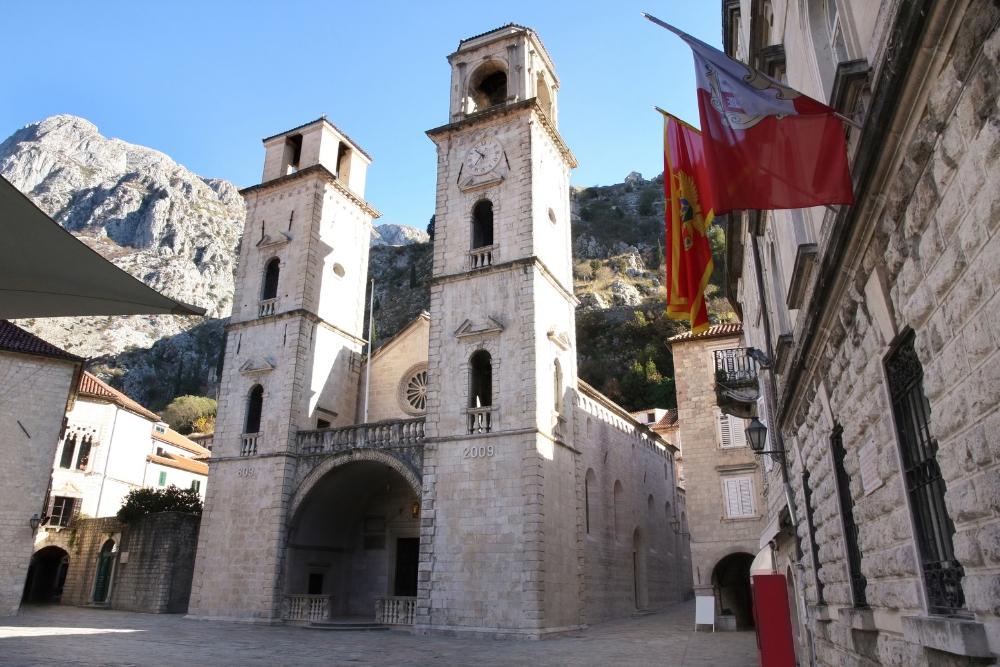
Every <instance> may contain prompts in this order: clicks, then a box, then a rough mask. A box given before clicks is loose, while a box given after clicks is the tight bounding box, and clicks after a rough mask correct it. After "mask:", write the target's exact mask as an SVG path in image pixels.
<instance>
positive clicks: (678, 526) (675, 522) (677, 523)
mask: <svg viewBox="0 0 1000 667" xmlns="http://www.w3.org/2000/svg"><path fill="white" fill-rule="evenodd" d="M670 527H671V528H673V529H674V532H675V533H679V532H681V522H680V521H678V520H677V519H672V520H671V521H670Z"/></svg>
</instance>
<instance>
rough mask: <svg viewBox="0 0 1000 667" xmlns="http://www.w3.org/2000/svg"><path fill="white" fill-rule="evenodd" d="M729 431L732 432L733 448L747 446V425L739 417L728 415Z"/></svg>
mask: <svg viewBox="0 0 1000 667" xmlns="http://www.w3.org/2000/svg"><path fill="white" fill-rule="evenodd" d="M729 424H730V429H731V430H732V432H733V447H746V446H747V425H746V421H745V420H743V419H740V418H739V417H734V416H732V415H729Z"/></svg>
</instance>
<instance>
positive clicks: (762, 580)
mask: <svg viewBox="0 0 1000 667" xmlns="http://www.w3.org/2000/svg"><path fill="white" fill-rule="evenodd" d="M750 588H751V589H752V590H753V617H754V622H755V623H756V626H757V656H758V658H759V659H760V664H761V667H795V642H794V640H793V639H792V619H791V614H790V613H789V609H788V593H787V589H786V588H785V576H784V575H782V574H757V575H754V576H752V577H750Z"/></svg>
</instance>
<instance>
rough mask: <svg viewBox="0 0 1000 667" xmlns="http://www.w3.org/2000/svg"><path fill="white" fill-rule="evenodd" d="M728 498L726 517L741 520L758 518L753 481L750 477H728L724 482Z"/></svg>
mask: <svg viewBox="0 0 1000 667" xmlns="http://www.w3.org/2000/svg"><path fill="white" fill-rule="evenodd" d="M722 492H723V494H724V495H725V498H726V516H727V517H729V518H730V519H741V518H744V517H752V516H756V512H754V506H753V480H752V479H751V478H749V477H726V478H724V479H723V480H722Z"/></svg>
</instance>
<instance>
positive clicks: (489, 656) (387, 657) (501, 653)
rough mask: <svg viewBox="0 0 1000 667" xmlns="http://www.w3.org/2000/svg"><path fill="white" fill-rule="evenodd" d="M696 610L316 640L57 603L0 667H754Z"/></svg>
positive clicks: (1, 645) (19, 627) (29, 616)
mask: <svg viewBox="0 0 1000 667" xmlns="http://www.w3.org/2000/svg"><path fill="white" fill-rule="evenodd" d="M693 619H694V603H693V602H685V603H683V604H679V605H674V606H672V607H668V608H666V609H664V610H662V611H661V612H660V613H657V614H653V615H650V616H646V617H643V618H639V619H626V620H621V621H612V622H610V623H602V624H600V625H596V626H593V627H591V628H590V629H589V630H587V631H584V632H579V633H574V634H571V635H566V636H562V637H556V638H553V639H548V640H545V641H541V642H532V641H527V642H522V641H493V640H482V639H451V638H446V637H424V636H414V635H411V634H409V633H406V632H402V631H390V632H317V631H311V630H303V629H302V628H299V627H291V626H277V627H263V626H253V625H244V624H239V623H218V622H200V621H191V620H185V619H184V618H183V617H182V616H180V615H152V614H132V613H126V612H115V611H98V610H91V609H79V608H76V607H63V606H58V605H51V606H35V607H31V606H29V607H27V608H23V609H22V611H21V614H20V615H19V616H16V617H14V618H2V619H0V665H101V666H104V665H184V666H185V667H198V666H201V665H211V666H212V667H223V666H225V665H238V666H239V667H249V666H251V665H294V666H295V667H306V666H308V665H323V666H324V667H328V666H333V665H352V666H355V665H393V666H395V665H448V666H449V667H451V666H462V665H474V666H475V667H490V666H492V665H518V666H522V665H528V666H530V667H549V666H555V665H573V667H585V666H587V665H595V666H596V665H600V666H601V667H607V666H609V665H613V666H615V667H628V666H631V665H636V666H639V665H641V666H642V667H649V666H651V665H663V666H669V667H674V666H677V667H681V666H684V667H755V666H756V664H757V658H756V642H755V641H754V636H753V634H752V633H750V632H717V633H715V634H713V633H712V632H711V631H708V632H704V631H702V632H698V633H695V632H693V631H692V627H693V624H692V621H693Z"/></svg>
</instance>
